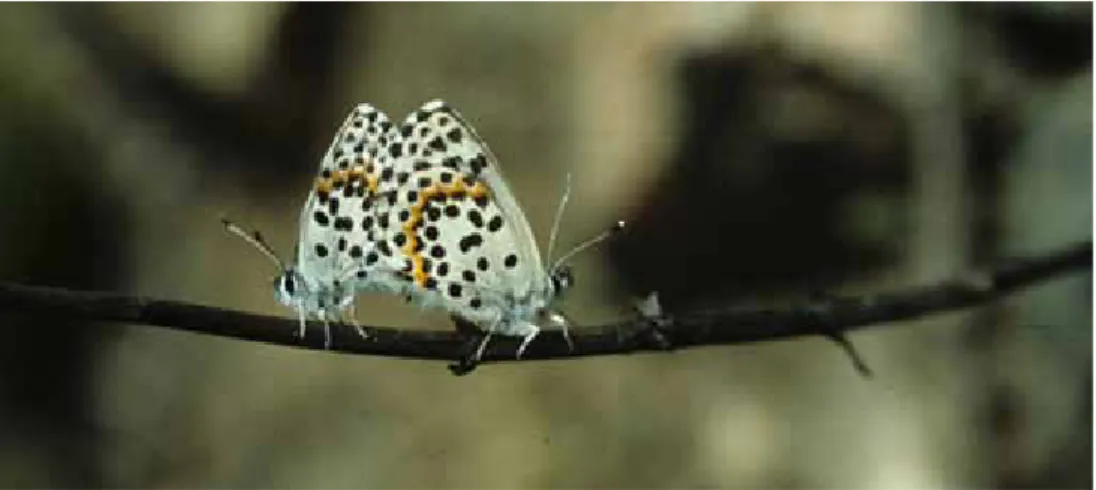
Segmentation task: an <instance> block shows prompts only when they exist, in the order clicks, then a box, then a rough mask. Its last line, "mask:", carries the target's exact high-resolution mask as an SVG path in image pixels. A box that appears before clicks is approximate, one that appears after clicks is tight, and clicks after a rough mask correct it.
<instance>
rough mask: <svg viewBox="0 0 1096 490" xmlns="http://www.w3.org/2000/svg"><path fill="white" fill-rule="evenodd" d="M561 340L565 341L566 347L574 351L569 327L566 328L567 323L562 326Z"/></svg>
mask: <svg viewBox="0 0 1096 490" xmlns="http://www.w3.org/2000/svg"><path fill="white" fill-rule="evenodd" d="M563 340H566V341H567V349H569V350H570V351H571V352H574V350H575V342H574V341H573V340H571V329H569V328H567V325H564V326H563Z"/></svg>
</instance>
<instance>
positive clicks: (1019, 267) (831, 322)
mask: <svg viewBox="0 0 1096 490" xmlns="http://www.w3.org/2000/svg"><path fill="white" fill-rule="evenodd" d="M1091 267H1092V243H1091V242H1085V243H1080V244H1076V245H1073V246H1071V247H1068V248H1065V249H1063V250H1059V251H1056V252H1053V253H1049V254H1046V255H1044V256H1038V257H1030V258H1024V259H1017V260H1012V261H1008V262H1005V263H1003V264H1002V265H1000V266H999V267H997V268H995V269H993V270H989V271H986V272H985V273H983V274H967V275H965V276H964V277H962V278H960V279H956V280H952V281H946V282H943V283H940V284H934V285H929V286H923V287H914V288H909V289H902V290H897V291H892V292H885V293H880V294H874V295H867V296H860V297H830V298H827V299H821V300H816V301H811V302H807V303H806V304H799V305H791V306H787V307H781V308H730V309H723V310H715V311H707V312H691V313H690V312H686V313H675V314H673V315H672V316H666V317H664V319H661V320H659V321H653V319H652V318H649V317H644V316H643V315H638V316H637V317H636V318H634V319H631V320H628V321H624V322H620V323H617V324H611V325H603V326H596V327H579V328H574V329H572V330H571V335H572V337H573V341H574V349H573V350H572V349H570V348H569V347H568V345H567V342H566V341H564V339H563V336H562V335H561V334H560V333H559V332H544V333H543V334H542V335H541V337H539V338H538V339H537V340H536V341H535V342H533V344H532V345H530V347H529V349H528V350H527V351H526V352H525V355H524V356H523V357H522V359H520V361H532V360H538V359H553V358H567V357H585V356H601V355H614V354H626V353H632V352H641V351H665V350H667V349H668V348H678V349H679V348H688V347H697V346H705V345H720V344H745V343H751V342H761V341H768V340H777V339H787V338H794V337H803V336H814V335H820V334H822V335H832V334H842V333H844V332H848V331H850V330H855V329H859V328H863V327H867V326H871V325H880V324H884V323H887V322H894V321H898V320H906V319H910V318H914V317H919V316H924V315H928V314H931V313H939V312H944V311H952V310H958V309H962V308H967V307H971V306H975V305H979V304H982V303H987V302H990V301H992V300H994V299H997V298H999V297H1001V296H1004V295H1006V294H1008V293H1010V292H1012V291H1014V290H1016V289H1019V288H1022V287H1025V286H1029V285H1031V284H1034V283H1037V282H1039V281H1043V280H1047V279H1049V278H1052V277H1054V276H1058V275H1061V274H1064V273H1066V272H1070V271H1076V272H1082V271H1086V270H1087V271H1091ZM1089 273H1091V272H1089ZM0 311H8V312H21V313H26V314H32V315H35V316H36V317H38V318H39V319H40V320H46V321H48V320H49V319H62V318H64V319H76V320H85V321H95V322H113V323H131V324H145V325H154V326H159V327H165V328H171V329H175V330H185V331H190V332H199V333H205V334H211V335H219V336H223V337H234V338H238V339H245V340H253V341H259V342H266V343H270V344H280V345H285V346H290V347H300V348H306V349H316V350H323V348H324V347H323V343H324V341H323V328H322V326H321V325H320V324H318V323H316V322H312V323H311V324H310V325H309V335H308V337H307V338H306V339H305V340H303V341H302V340H301V339H298V338H297V337H296V334H295V333H296V331H297V320H296V319H291V318H278V317H271V316H263V315H254V314H249V313H243V312H239V311H233V310H226V309H221V308H213V307H208V306H199V305H193V304H186V303H180V302H175V301H164V300H155V299H149V298H142V297H136V296H126V295H122V294H116V293H105V292H90V291H69V290H65V289H55V288H46V287H36V286H24V285H19V284H10V283H0ZM44 323H45V322H39V324H38V325H39V327H41V326H42V325H43V324H44ZM820 325H821V326H822V327H820ZM655 326H657V332H653V333H656V334H657V335H653V334H652V332H651V329H652V328H655ZM367 329H368V330H369V333H370V334H371V337H370V338H369V339H362V338H359V336H358V334H357V333H356V332H355V331H354V329H353V328H352V327H346V328H335V329H333V332H332V333H333V335H334V343H333V344H334V345H333V347H332V349H331V352H340V353H353V354H366V355H376V356H388V357H403V358H413V359H433V360H445V361H454V360H458V359H459V358H460V357H461V355H462V354H464V353H465V352H466V351H467V342H468V335H467V334H461V333H458V332H457V331H455V330H427V331H423V330H403V329H394V328H383V327H367ZM517 345H518V340H517V339H509V338H506V337H496V338H495V339H492V341H491V342H490V344H489V345H488V348H487V351H486V352H485V353H484V355H483V359H482V361H483V362H498V361H515V359H514V352H515V349H516V348H517Z"/></svg>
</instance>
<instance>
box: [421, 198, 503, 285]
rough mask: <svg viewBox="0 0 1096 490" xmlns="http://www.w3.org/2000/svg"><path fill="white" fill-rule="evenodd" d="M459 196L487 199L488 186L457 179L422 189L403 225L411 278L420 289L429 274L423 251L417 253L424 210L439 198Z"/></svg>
mask: <svg viewBox="0 0 1096 490" xmlns="http://www.w3.org/2000/svg"><path fill="white" fill-rule="evenodd" d="M459 195H464V196H468V197H469V198H473V199H474V198H477V197H485V196H487V195H488V192H487V186H485V185H483V184H482V183H480V182H476V183H475V184H473V185H471V186H469V185H465V183H464V181H462V180H461V179H456V180H455V181H454V182H452V183H449V184H441V183H438V184H435V185H433V186H431V187H427V188H425V189H421V190H420V191H419V199H418V201H417V202H415V203H414V204H412V205H411V217H410V219H408V220H407V222H406V223H404V225H403V232H404V234H406V236H407V244H406V245H404V247H403V253H404V254H406V255H407V256H408V257H410V258H411V277H412V279H413V280H414V281H415V284H417V285H419V286H420V287H426V279H427V274H426V271H424V270H423V266H422V264H423V257H422V253H421V251H415V249H416V248H418V243H419V237H418V235H417V234H416V233H415V230H416V228H418V227H419V226H420V225H421V224H422V215H423V209H424V208H425V207H426V203H428V202H430V200H431V199H435V198H437V197H439V196H440V197H442V198H451V197H456V196H459Z"/></svg>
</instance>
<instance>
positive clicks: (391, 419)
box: [0, 3, 1093, 488]
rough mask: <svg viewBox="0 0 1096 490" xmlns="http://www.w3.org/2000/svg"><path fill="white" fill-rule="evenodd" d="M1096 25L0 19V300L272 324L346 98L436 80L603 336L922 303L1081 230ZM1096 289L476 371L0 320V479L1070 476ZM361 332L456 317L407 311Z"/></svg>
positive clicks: (500, 13)
mask: <svg viewBox="0 0 1096 490" xmlns="http://www.w3.org/2000/svg"><path fill="white" fill-rule="evenodd" d="M1092 83H1093V82H1092V7H1091V4H1088V3H1071V4H1057V3H1040V4H1013V3H1010V4H977V5H974V4H919V3H918V4H913V3H909V4H906V3H903V4H889V3H886V4H815V3H812V4H798V3H788V4H773V5H769V4H764V5H762V4H751V3H725V4H706V3H689V4H670V3H666V4H566V5H564V4H558V5H554V4H323V5H301V4H292V3H279V4H250V3H249V4H242V3H241V4H238V3H225V4H156V5H153V4H130V3H126V4H109V5H107V4H98V5H60V4H58V5H48V4H5V5H2V6H0V203H2V204H3V205H2V206H0V237H3V239H2V240H0V280H5V281H19V282H24V283H29V284H37V285H49V286H60V287H68V288H79V289H99V290H110V291H121V292H128V293H133V294H141V295H148V296H153V297H159V298H165V299H173V300H180V301H190V302H197V303H201V304H208V305H216V306H220V307H227V308H236V309H242V310H248V311H253V312H261V313H269V314H281V315H286V316H289V315H290V314H291V313H290V312H289V311H288V310H285V309H283V308H281V307H280V306H279V305H277V304H276V303H275V301H274V299H273V297H272V291H271V288H270V279H271V278H272V277H273V275H274V273H275V271H274V270H273V269H272V268H271V267H270V264H269V263H268V262H267V261H266V259H264V258H263V257H262V256H260V255H259V254H257V253H255V251H253V250H250V249H249V248H248V247H247V246H246V245H244V244H243V243H241V242H239V241H238V240H237V239H235V238H233V237H231V236H229V235H227V234H226V233H225V232H224V230H223V228H222V227H221V225H220V222H219V220H218V216H219V215H220V214H221V213H224V214H227V215H228V216H231V217H233V218H235V219H237V220H239V221H241V222H243V223H245V224H247V225H248V226H250V227H254V228H257V229H260V230H263V231H264V232H265V233H266V234H267V236H268V238H269V239H270V241H271V242H272V243H273V244H274V245H275V247H277V248H278V249H279V251H280V252H281V254H282V255H283V256H285V257H289V256H290V254H291V253H292V247H293V244H294V242H295V240H296V233H297V217H298V212H299V209H300V206H301V205H302V204H303V201H304V198H305V195H306V192H307V190H308V188H309V185H310V183H311V181H312V178H313V173H314V172H315V171H316V169H317V168H318V162H319V158H320V156H321V155H322V154H323V152H324V150H325V147H326V145H327V144H328V143H329V142H330V139H331V137H332V135H333V133H334V131H335V129H336V128H337V127H338V125H339V124H340V123H341V121H342V119H343V117H344V116H345V114H346V113H347V112H348V111H349V110H350V108H351V107H353V105H354V104H355V103H358V102H364V101H368V102H371V103H373V104H375V105H377V106H379V107H381V108H384V109H385V110H386V111H388V113H389V114H390V115H391V116H392V117H393V118H394V119H397V120H400V119H402V118H403V116H404V114H406V113H407V112H409V111H411V110H413V109H414V108H416V107H417V106H418V105H419V104H420V103H422V102H423V101H425V100H428V99H431V98H435V97H440V98H444V99H446V100H447V101H449V102H450V103H451V104H452V105H453V106H455V107H457V108H459V109H460V110H461V111H462V112H463V113H464V115H465V116H466V117H467V118H468V119H469V120H471V121H472V122H473V123H474V124H475V125H476V127H477V129H478V131H479V133H480V134H481V135H482V136H483V137H484V138H485V139H486V140H487V141H488V142H489V143H490V144H491V145H492V149H493V150H494V152H495V153H496V154H497V155H498V157H499V159H500V160H501V164H502V167H503V168H504V169H505V173H506V176H507V178H508V181H509V183H510V185H511V187H512V188H513V189H514V192H515V194H516V195H517V197H518V199H519V201H521V203H522V205H523V207H524V209H525V211H526V214H527V215H528V217H529V219H530V222H531V224H532V226H533V228H534V230H536V232H537V234H538V235H539V238H540V240H541V243H542V246H543V244H544V242H545V240H546V236H545V235H546V231H547V229H548V227H549V225H550V221H551V217H552V214H553V212H554V209H555V205H556V203H557V200H558V196H559V190H560V188H561V186H562V184H563V180H564V176H565V174H566V173H567V172H572V173H573V175H574V192H573V194H572V198H571V203H572V204H571V207H570V209H569V213H568V214H567V216H566V218H565V220H564V223H563V227H562V234H561V241H562V243H561V245H562V246H564V247H566V245H568V244H571V243H576V242H577V241H579V240H581V239H583V238H585V237H588V236H590V235H591V234H593V233H596V232H598V231H600V230H602V229H604V228H605V227H606V226H608V225H609V224H611V223H613V222H614V221H616V220H618V219H624V220H627V221H628V222H629V224H630V226H629V229H628V232H627V233H624V234H622V235H621V236H620V237H619V238H618V239H616V240H615V241H614V242H612V243H611V244H609V245H607V246H604V247H601V248H599V249H598V250H597V251H595V252H592V253H587V254H584V255H582V256H581V257H580V258H579V259H578V260H577V263H576V277H577V280H578V284H577V287H576V289H575V290H573V291H572V292H571V294H570V296H569V297H567V298H566V299H565V300H564V301H563V302H562V303H561V304H560V306H561V307H562V308H563V309H564V310H566V311H567V312H568V313H569V314H570V315H571V316H573V317H574V318H576V319H578V321H579V322H580V323H582V324H588V325H592V324H598V323H601V322H605V321H611V320H614V319H618V318H620V317H622V316H624V315H629V314H631V313H630V312H629V304H630V302H631V300H632V299H633V298H635V297H638V296H643V295H645V294H646V293H647V292H649V291H651V290H658V291H659V292H660V293H661V295H662V299H663V304H664V306H665V307H666V309H668V310H669V311H670V312H673V311H685V310H690V309H699V308H709V307H715V306H721V305H733V304H746V305H749V304H757V303H759V302H764V303H767V304H781V303H782V302H787V301H790V300H795V299H801V298H804V297H807V296H810V295H812V294H817V293H818V292H820V291H827V292H841V293H849V294H856V293H862V292H870V291H877V290H880V289H889V288H896V287H903V286H909V285H915V284H924V283H926V282H929V281H937V280H941V279H944V278H947V277H950V276H954V275H956V274H961V273H964V272H968V271H971V270H975V269H977V268H979V267H984V266H987V265H989V264H991V263H993V262H994V261H995V260H998V259H1000V258H1003V257H1008V256H1013V255H1021V254H1038V253H1043V252H1046V251H1051V250H1056V249H1058V248H1060V247H1062V246H1065V245H1068V244H1071V243H1074V242H1076V241H1079V240H1084V239H1091V237H1092ZM1091 297H1092V275H1091V271H1088V272H1085V273H1080V274H1072V275H1070V276H1068V277H1064V278H1062V279H1059V280H1055V281H1052V282H1047V283H1043V284H1041V285H1039V286H1038V287H1035V288H1032V289H1030V290H1027V291H1024V292H1023V293H1020V294H1017V295H1014V296H1011V297H1009V298H1007V300H1005V301H1002V302H1000V303H998V304H996V305H994V306H992V307H988V308H982V309H978V310H973V311H969V312H964V313H955V314H947V315H939V316H933V317H931V318H927V319H924V320H921V321H909V322H902V323H901V324H896V325H890V326H888V327H886V328H874V329H869V330H866V331H863V332H860V333H856V334H854V335H853V336H852V341H853V342H854V343H855V344H856V345H857V346H858V347H859V349H860V350H861V351H862V352H863V354H864V356H865V357H866V359H867V361H868V362H869V364H871V366H872V367H873V368H874V370H875V373H876V377H875V378H874V379H871V380H865V379H862V378H860V377H858V375H857V374H856V372H855V370H854V369H853V368H852V366H851V365H850V363H849V362H848V361H847V359H846V358H845V357H844V355H843V354H842V353H841V352H840V350H839V349H837V348H835V347H834V346H833V345H832V344H831V343H829V342H827V341H825V340H823V339H820V338H819V339H816V338H806V339H802V340H796V341H788V342H779V343H768V344H760V345H750V346H736V347H712V348H706V349H696V350H689V351H680V352H675V353H670V354H649V355H635V356H626V357H625V356H621V357H614V358H601V359H583V360H575V361H560V362H544V363H526V364H520V365H501V366H486V367H485V368H482V369H480V370H478V371H477V372H475V373H474V374H473V375H471V376H468V377H464V378H454V377H453V376H452V375H451V374H450V373H449V371H448V370H446V369H445V367H444V365H443V363H424V362H416V361H408V360H393V359H379V358H369V357H360V356H338V355H327V354H324V353H320V352H310V351H303V350H300V351H299V350H296V349H289V348H284V347H275V346H269V345H261V344H257V343H246V342H240V341H234V340H228V339H221V338H214V337H206V336H199V335H193V334H186V333H179V332H172V331H168V330H164V329H159V328H148V327H147V326H128V325H100V324H93V325H87V324H73V323H62V322H57V321H56V320H52V319H48V318H28V317H25V316H20V315H13V314H10V313H5V312H0V325H2V328H3V331H4V336H3V341H0V487H6V488H10V487H277V488H289V487H293V488H306V487H307V488H320V487H322V488H335V487H371V488H382V487H384V488H397V487H401V488H402V487H407V488H423V487H439V488H442V487H444V488H453V487H462V488H475V487H519V486H520V487H555V488H587V487H600V488H626V487H627V488H630V487H652V488H653V487H740V488H743V487H749V488H819V487H830V488H838V487H840V488H945V487H949V488H954V487H1016V488H1021V487H1055V488H1063V487H1091V486H1092V415H1091V414H1092V395H1093V394H1092V382H1093V380H1092V333H1091V326H1092V309H1091V305H1092V303H1091ZM359 318H360V319H361V320H362V321H363V322H365V323H367V324H374V325H389V326H404V327H407V328H426V327H429V328H442V329H444V328H451V326H450V324H449V322H448V320H446V318H445V316H444V315H441V314H439V313H437V312H420V311H418V310H417V309H415V308H412V307H407V306H405V305H402V303H401V302H400V301H399V300H398V299H395V298H389V297H371V298H366V299H364V300H363V302H361V303H359Z"/></svg>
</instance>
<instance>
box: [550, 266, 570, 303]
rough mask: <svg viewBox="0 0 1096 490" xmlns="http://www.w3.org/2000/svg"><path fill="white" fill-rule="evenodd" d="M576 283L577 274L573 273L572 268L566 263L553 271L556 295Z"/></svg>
mask: <svg viewBox="0 0 1096 490" xmlns="http://www.w3.org/2000/svg"><path fill="white" fill-rule="evenodd" d="M574 285H575V276H574V275H573V274H572V273H571V268H570V267H568V266H566V265H564V266H560V267H559V268H557V269H555V270H553V271H552V291H553V292H554V293H555V295H557V296H558V295H560V294H562V293H563V292H564V291H566V290H568V289H570V288H571V286H574Z"/></svg>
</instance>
